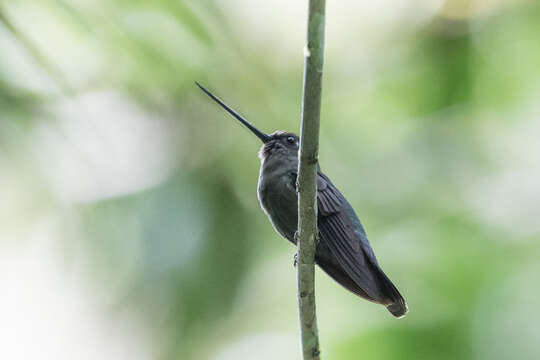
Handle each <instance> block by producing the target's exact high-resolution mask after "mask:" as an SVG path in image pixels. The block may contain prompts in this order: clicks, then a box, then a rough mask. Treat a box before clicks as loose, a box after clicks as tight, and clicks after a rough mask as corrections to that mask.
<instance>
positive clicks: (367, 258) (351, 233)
mask: <svg viewBox="0 0 540 360" xmlns="http://www.w3.org/2000/svg"><path fill="white" fill-rule="evenodd" d="M196 84H197V86H199V88H201V90H202V91H203V92H204V93H205V94H206V95H208V96H209V97H210V98H211V99H212V100H214V101H215V102H217V103H218V104H219V105H220V106H221V107H223V108H224V109H225V110H226V111H227V112H228V113H229V114H231V115H232V116H233V117H234V118H236V119H237V120H238V121H240V123H242V124H243V125H244V126H246V127H247V128H248V129H249V130H251V132H252V133H253V134H255V136H257V137H258V138H259V139H260V140H261V141H262V143H263V145H262V147H261V149H260V151H259V157H260V159H261V169H260V173H259V183H258V187H257V195H258V198H259V202H260V204H261V207H262V209H263V210H264V212H265V213H266V215H267V216H268V218H269V219H270V222H271V223H272V225H273V226H274V229H276V231H277V232H278V233H279V234H281V236H283V237H284V238H286V239H287V240H289V241H290V242H292V243H293V244H295V245H296V239H295V233H296V229H297V226H298V197H297V192H296V177H297V174H298V148H299V138H298V136H296V135H295V134H293V133H289V132H284V131H276V132H274V133H273V134H265V133H263V132H262V131H260V130H259V129H257V128H256V127H255V126H253V125H252V124H251V123H250V122H248V121H247V120H246V119H244V118H243V117H242V116H240V115H239V114H238V113H237V112H236V111H234V110H233V109H231V108H230V107H229V106H227V105H226V104H225V103H224V102H223V101H221V100H220V99H219V98H218V97H216V96H215V95H214V94H212V93H211V92H210V91H208V90H206V89H205V88H204V87H203V86H202V85H201V84H199V83H196ZM317 205H318V219H317V226H318V229H319V241H318V242H317V248H316V251H315V262H316V263H317V265H319V267H320V268H321V269H323V270H324V271H325V272H326V273H327V274H328V275H330V277H331V278H333V279H334V280H335V281H337V282H338V283H339V284H341V285H342V286H343V287H345V288H346V289H347V290H349V291H351V292H353V293H354V294H356V295H358V296H360V297H362V298H364V299H366V300H369V301H372V302H374V303H378V304H382V305H384V306H386V308H387V309H388V311H390V313H392V315H394V316H395V317H398V318H400V317H403V316H405V314H406V313H407V311H408V308H407V303H406V302H405V300H404V299H403V297H402V296H401V294H400V293H399V291H398V289H397V288H396V287H395V286H394V284H392V282H391V281H390V279H389V278H388V277H387V276H386V274H385V273H384V272H383V271H382V269H381V268H380V266H379V263H378V262H377V259H376V258H375V254H374V253H373V250H372V249H371V246H370V245H369V241H368V239H367V236H366V232H365V231H364V227H363V226H362V224H361V223H360V220H358V216H356V213H355V212H354V210H353V208H352V207H351V205H350V204H349V202H348V201H347V200H346V199H345V197H344V196H343V195H342V194H341V192H340V191H339V190H338V189H337V188H336V187H335V186H334V184H332V182H331V181H330V179H329V178H328V177H327V176H326V175H324V174H323V173H322V172H321V170H320V169H319V168H318V170H317Z"/></svg>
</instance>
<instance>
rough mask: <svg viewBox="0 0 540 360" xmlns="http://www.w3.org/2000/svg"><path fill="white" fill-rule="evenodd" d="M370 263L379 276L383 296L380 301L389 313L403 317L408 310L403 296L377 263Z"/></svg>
mask: <svg viewBox="0 0 540 360" xmlns="http://www.w3.org/2000/svg"><path fill="white" fill-rule="evenodd" d="M372 265H373V266H374V267H375V268H376V269H377V271H376V272H375V273H376V274H377V277H378V278H379V279H378V280H379V281H378V284H379V289H380V291H381V293H382V295H383V298H384V300H383V302H382V303H383V304H384V305H385V306H386V308H387V309H388V311H390V313H391V314H392V315H394V316H395V317H397V318H398V319H399V318H402V317H404V316H405V315H407V312H409V307H408V306H407V302H406V301H405V299H404V298H403V296H401V294H400V293H399V290H398V289H397V288H396V287H395V285H394V284H393V283H392V281H390V279H389V278H388V276H386V274H385V273H384V272H383V271H382V270H381V268H380V267H379V266H378V265H375V264H372Z"/></svg>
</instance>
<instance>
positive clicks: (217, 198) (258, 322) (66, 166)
mask: <svg viewBox="0 0 540 360" xmlns="http://www.w3.org/2000/svg"><path fill="white" fill-rule="evenodd" d="M306 6H307V3H306V2H305V1H301V2H291V1H284V0H280V1H257V2H255V1H248V0H239V1H223V0H221V1H219V0H215V1H209V0H198V1H195V0H191V1H180V0H158V1H143V0H139V1H123V0H114V1H111V0H107V1H105V0H93V1H90V0H87V1H84V0H76V1H67V0H56V1H53V0H41V1H37V0H34V1H27V0H17V1H13V0H11V1H7V0H4V1H0V199H1V203H2V205H1V206H0V285H1V286H0V319H2V326H0V357H1V358H2V359H10V360H11V359H34V358H36V359H37V358H40V359H43V358H47V359H49V358H50V359H61V360H62V359H105V360H106V359H135V360H139V359H140V360H146V359H186V360H191V359H215V360H231V359H282V360H285V359H298V358H299V356H300V355H299V354H300V352H299V345H298V343H299V338H298V321H297V308H296V307H297V302H296V290H295V289H296V285H295V271H294V269H293V267H292V256H293V253H294V250H295V249H294V248H293V247H292V246H291V245H290V244H289V243H288V242H287V241H285V240H284V239H282V238H280V237H279V236H278V235H277V234H276V233H275V232H274V230H273V229H272V227H271V225H270V223H269V222H268V220H267V219H266V217H265V215H264V214H263V212H262V211H261V210H260V209H259V205H258V202H257V197H256V183H257V176H258V166H259V161H258V159H257V156H256V154H257V150H258V147H259V143H258V140H257V139H256V138H255V137H253V136H251V135H250V134H249V133H248V132H247V131H246V130H245V129H243V128H241V127H240V126H239V125H238V124H237V123H235V122H234V120H233V119H231V118H230V117H229V116H227V115H226V114H225V113H224V112H223V111H222V110H221V109H219V108H218V107H217V106H216V105H215V104H213V103H211V102H210V101H209V99H208V98H206V97H205V96H204V95H203V94H202V93H201V92H200V91H199V89H197V88H196V87H195V86H194V80H198V81H200V82H202V83H203V84H205V85H206V86H208V87H209V88H210V89H212V90H214V91H215V92H216V93H217V94H218V95H220V96H221V97H222V98H224V99H225V100H226V101H227V102H228V103H229V104H231V105H233V106H234V107H235V108H237V109H238V110H239V111H240V112H241V113H242V114H244V115H245V116H246V117H247V118H248V119H250V120H251V121H253V122H254V123H255V124H256V125H257V126H259V127H260V128H261V129H262V130H263V131H267V132H271V131H274V130H276V129H282V130H289V131H295V132H296V131H298V128H299V117H300V100H301V85H302V84H301V82H302V68H303V55H302V49H303V46H304V39H305V28H306V25H305V22H306ZM539 34H540V3H539V2H538V1H526V0H522V1H512V0H477V1H467V0H455V1H452V0H449V1H433V0H398V1H391V2H389V1H386V2H373V1H362V2H357V1H352V0H349V1H328V4H327V49H326V64H325V74H324V92H323V108H322V121H321V139H320V162H321V166H322V168H323V170H324V171H325V172H326V173H327V174H328V175H329V176H330V177H331V178H332V180H333V182H334V183H335V184H336V185H337V186H338V187H339V188H340V189H341V191H342V192H343V193H344V194H345V196H346V197H347V198H348V199H349V201H350V202H351V203H352V204H353V206H354V207H355V209H356V211H357V213H358V215H359V216H360V218H361V219H362V221H363V223H364V226H365V227H366V230H367V232H368V235H369V237H370V239H371V243H372V246H373V247H374V249H375V252H376V253H377V255H378V258H379V261H380V263H381V264H382V266H383V268H384V269H385V271H386V273H387V274H388V275H389V276H390V277H391V278H392V279H393V280H394V282H395V283H396V284H397V286H398V287H399V288H400V290H401V291H402V293H403V294H404V296H405V297H406V298H407V300H408V303H409V307H410V313H409V315H408V316H407V317H406V318H405V319H403V320H399V321H397V320H395V319H393V318H392V317H391V316H390V315H389V314H388V313H387V311H386V310H385V309H384V308H383V307H382V306H378V305H374V304H371V303H368V302H366V301H362V300H361V299H359V298H357V297H355V296H353V295H351V294H350V293H348V292H346V291H344V290H343V289H342V288H341V287H339V286H338V285H337V284H335V283H334V282H333V281H332V280H330V279H329V278H328V277H326V276H325V275H324V274H322V273H321V272H320V271H317V307H318V318H319V329H320V337H321V346H322V354H323V358H324V359H368V358H369V359H371V360H379V359H490V360H493V359H494V360H497V359H520V360H526V359H539V358H540V341H539V339H540V323H539V321H540V316H539V315H538V311H539V309H540V306H539V305H540V300H539V296H540V290H539V287H538V276H539V274H540V262H539V259H540V257H539V255H540V243H539V240H540V237H539V233H540V185H539V184H540V156H539V155H540V141H539V140H540V38H539ZM535 279H536V280H535ZM535 284H536V285H535Z"/></svg>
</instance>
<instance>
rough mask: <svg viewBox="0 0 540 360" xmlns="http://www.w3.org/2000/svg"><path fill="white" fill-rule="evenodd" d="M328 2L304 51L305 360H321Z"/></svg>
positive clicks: (300, 273) (301, 292)
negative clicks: (318, 289) (319, 256)
mask: <svg viewBox="0 0 540 360" xmlns="http://www.w3.org/2000/svg"><path fill="white" fill-rule="evenodd" d="M324 26H325V0H310V1H309V13H308V34H307V45H306V49H305V51H304V52H305V54H304V55H305V64H304V87H303V100H302V124H301V130H300V150H299V160H300V162H299V164H298V185H297V189H298V236H297V243H298V257H297V283H298V306H299V317H300V333H301V340H302V354H303V359H304V360H312V359H320V355H319V354H320V350H319V336H318V330H317V316H316V311H315V262H314V260H315V247H316V244H317V237H318V230H317V187H316V185H317V181H316V179H317V162H318V148H319V122H320V113H321V92H322V74H323V62H324V61H323V60H324Z"/></svg>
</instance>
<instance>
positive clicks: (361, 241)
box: [317, 172, 379, 299]
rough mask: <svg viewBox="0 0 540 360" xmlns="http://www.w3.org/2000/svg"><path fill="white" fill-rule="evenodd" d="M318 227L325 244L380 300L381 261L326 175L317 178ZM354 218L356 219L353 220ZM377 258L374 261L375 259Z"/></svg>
mask: <svg viewBox="0 0 540 360" xmlns="http://www.w3.org/2000/svg"><path fill="white" fill-rule="evenodd" d="M317 203H318V210H319V212H318V222H317V224H318V227H319V233H320V236H321V237H322V240H323V241H324V242H325V244H326V245H327V246H328V248H329V249H330V251H331V252H332V254H333V255H334V256H335V258H336V259H337V261H338V262H339V264H340V265H341V266H342V267H343V269H344V270H345V271H346V272H347V274H348V275H349V276H350V277H351V279H352V280H353V281H354V282H355V283H356V284H357V285H358V286H359V287H360V288H361V289H362V290H364V291H365V292H366V294H367V295H368V296H370V297H371V298H373V299H377V298H378V297H379V289H378V287H377V280H376V278H375V277H376V276H375V274H374V272H373V264H376V263H377V262H376V261H377V260H376V259H375V255H374V254H373V251H372V250H371V247H370V246H369V242H368V240H367V237H366V235H365V233H364V231H363V229H362V228H361V225H360V222H359V221H358V224H355V223H354V222H353V220H354V219H356V215H354V212H353V210H352V209H351V208H350V206H349V205H348V203H347V202H346V200H345V198H344V197H343V195H341V193H340V192H339V190H338V189H337V188H336V187H335V186H334V184H332V182H331V181H330V179H328V178H327V177H326V176H325V175H324V174H322V173H321V172H318V174H317ZM352 217H354V219H353V218H352ZM372 258H373V259H372Z"/></svg>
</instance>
